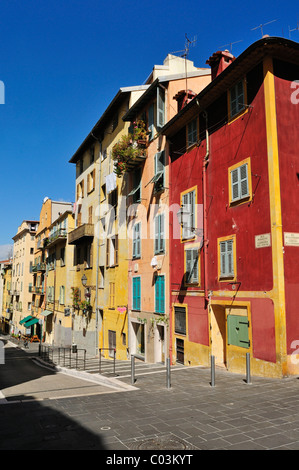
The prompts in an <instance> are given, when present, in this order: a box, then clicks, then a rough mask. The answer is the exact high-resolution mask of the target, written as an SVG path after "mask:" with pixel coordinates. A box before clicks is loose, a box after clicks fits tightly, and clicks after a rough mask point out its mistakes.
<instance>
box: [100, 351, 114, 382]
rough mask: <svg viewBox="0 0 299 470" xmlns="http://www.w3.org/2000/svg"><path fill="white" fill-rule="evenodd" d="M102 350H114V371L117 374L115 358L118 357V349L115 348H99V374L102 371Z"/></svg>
mask: <svg viewBox="0 0 299 470" xmlns="http://www.w3.org/2000/svg"><path fill="white" fill-rule="evenodd" d="M102 351H113V373H114V375H115V359H116V349H115V348H99V374H101V372H102V360H101V356H102V354H101V353H102Z"/></svg>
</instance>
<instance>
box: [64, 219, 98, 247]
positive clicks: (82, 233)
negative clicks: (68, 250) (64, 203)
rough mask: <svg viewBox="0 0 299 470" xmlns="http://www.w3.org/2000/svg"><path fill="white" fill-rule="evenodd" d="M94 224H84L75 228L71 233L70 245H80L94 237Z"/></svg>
mask: <svg viewBox="0 0 299 470" xmlns="http://www.w3.org/2000/svg"><path fill="white" fill-rule="evenodd" d="M93 234H94V226H93V224H83V225H80V227H77V228H75V230H72V231H71V232H70V233H69V237H68V243H69V245H78V244H80V243H82V242H84V241H86V240H88V239H90V238H93Z"/></svg>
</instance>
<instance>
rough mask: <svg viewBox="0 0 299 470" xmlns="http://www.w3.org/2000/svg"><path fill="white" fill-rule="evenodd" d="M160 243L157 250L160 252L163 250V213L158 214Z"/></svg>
mask: <svg viewBox="0 0 299 470" xmlns="http://www.w3.org/2000/svg"><path fill="white" fill-rule="evenodd" d="M159 219H160V243H159V251H160V253H161V252H163V251H164V225H165V224H164V214H160V216H159Z"/></svg>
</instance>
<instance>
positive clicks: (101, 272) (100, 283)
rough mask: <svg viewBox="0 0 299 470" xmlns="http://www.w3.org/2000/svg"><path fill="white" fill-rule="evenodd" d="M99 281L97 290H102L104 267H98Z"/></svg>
mask: <svg viewBox="0 0 299 470" xmlns="http://www.w3.org/2000/svg"><path fill="white" fill-rule="evenodd" d="M99 274H100V281H99V289H104V287H105V268H104V266H100V272H99Z"/></svg>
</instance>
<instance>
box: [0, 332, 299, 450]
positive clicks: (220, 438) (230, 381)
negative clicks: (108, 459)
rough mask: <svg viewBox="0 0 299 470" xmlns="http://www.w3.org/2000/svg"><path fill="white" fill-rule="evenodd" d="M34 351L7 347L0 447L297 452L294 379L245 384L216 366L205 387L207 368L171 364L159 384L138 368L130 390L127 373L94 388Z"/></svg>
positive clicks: (1, 368) (298, 403)
mask: <svg viewBox="0 0 299 470" xmlns="http://www.w3.org/2000/svg"><path fill="white" fill-rule="evenodd" d="M0 339H1V338H0ZM2 339H3V338H2ZM31 346H32V345H31ZM36 351H37V347H36V346H35V345H34V346H33V349H31V350H26V351H24V350H22V349H20V348H18V347H13V346H12V345H11V343H7V344H6V347H5V364H4V365H0V417H1V418H0V449H1V450H106V451H116V454H117V451H123V450H126V451H132V452H133V453H134V451H140V450H156V451H163V450H175V451H177V452H181V453H184V452H187V451H188V452H189V453H192V452H194V453H196V451H198V450H221V449H225V450H240V449H241V450H267V449H279V450H280V449H281V450H282V449H283V450H298V449H299V380H298V378H297V377H293V378H287V379H283V380H276V379H263V378H256V377H252V383H251V384H247V383H246V381H245V377H243V376H239V375H236V374H228V373H227V372H224V371H220V370H216V381H215V386H214V387H211V384H210V370H209V369H207V368H202V367H193V368H187V367H176V368H173V369H172V371H171V388H167V387H166V373H165V368H164V367H160V368H152V367H147V368H146V367H145V368H143V369H137V370H136V382H135V384H134V387H132V386H131V377H130V374H127V373H123V374H120V375H119V376H118V377H117V378H116V379H115V378H114V377H110V378H109V377H106V378H105V377H104V378H103V381H102V382H92V381H86V380H85V377H84V378H82V376H80V373H78V375H77V376H76V375H67V374H63V373H61V372H60V373H58V372H55V371H53V370H50V369H48V368H45V367H42V366H41V365H38V364H37V363H36V362H35V360H34V358H35V357H36V355H37V352H36ZM138 370H139V372H138V373H137V371H138ZM16 372H17V373H16ZM89 377H90V379H91V380H99V375H98V374H91V373H90V374H89ZM133 455H134V454H133Z"/></svg>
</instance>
